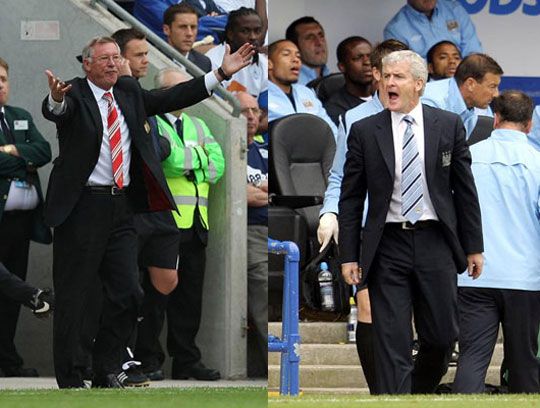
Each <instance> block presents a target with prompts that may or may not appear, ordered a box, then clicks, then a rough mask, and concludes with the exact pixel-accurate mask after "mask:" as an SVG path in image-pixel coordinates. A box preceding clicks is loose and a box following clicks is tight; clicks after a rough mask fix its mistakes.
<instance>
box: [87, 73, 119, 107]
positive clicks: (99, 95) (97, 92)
mask: <svg viewBox="0 0 540 408" xmlns="http://www.w3.org/2000/svg"><path fill="white" fill-rule="evenodd" d="M86 82H88V86H90V90H91V91H92V93H93V94H94V98H96V101H98V102H99V101H100V100H101V99H103V95H105V93H107V92H110V93H111V94H113V89H112V88H110V89H108V90H104V89H101V88H100V87H99V86H97V85H96V84H94V83H93V82H92V81H90V80H89V79H88V78H86Z"/></svg>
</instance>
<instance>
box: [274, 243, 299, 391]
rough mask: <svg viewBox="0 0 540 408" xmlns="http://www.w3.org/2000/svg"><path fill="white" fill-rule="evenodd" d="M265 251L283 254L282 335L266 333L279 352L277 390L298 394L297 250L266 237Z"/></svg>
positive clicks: (291, 244)
mask: <svg viewBox="0 0 540 408" xmlns="http://www.w3.org/2000/svg"><path fill="white" fill-rule="evenodd" d="M268 252H271V253H273V254H285V267H284V269H285V273H284V275H285V276H284V279H283V312H282V313H283V315H282V323H281V325H282V326H281V338H282V339H279V338H278V337H275V336H269V337H268V351H269V352H278V353H281V367H280V382H279V393H280V394H281V395H298V393H299V388H300V380H299V371H300V332H299V324H298V298H299V285H298V262H299V260H300V251H299V250H298V246H297V245H296V244H295V243H294V242H290V241H283V242H281V241H276V240H273V239H271V238H268Z"/></svg>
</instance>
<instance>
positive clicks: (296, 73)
mask: <svg viewBox="0 0 540 408" xmlns="http://www.w3.org/2000/svg"><path fill="white" fill-rule="evenodd" d="M291 72H292V73H293V74H294V75H299V74H300V68H296V67H295V68H291Z"/></svg>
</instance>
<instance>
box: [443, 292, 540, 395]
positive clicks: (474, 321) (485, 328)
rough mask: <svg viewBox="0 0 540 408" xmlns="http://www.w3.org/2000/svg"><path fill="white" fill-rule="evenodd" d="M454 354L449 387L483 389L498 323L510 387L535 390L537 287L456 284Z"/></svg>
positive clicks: (539, 313) (539, 300) (538, 316)
mask: <svg viewBox="0 0 540 408" xmlns="http://www.w3.org/2000/svg"><path fill="white" fill-rule="evenodd" d="M458 308H459V360H458V368H457V372H456V378H455V380H454V386H453V389H452V391H453V392H456V393H481V392H484V382H485V379H486V373H487V370H488V367H489V363H490V361H491V356H492V355H493V350H494V348H495V344H496V342H497V334H498V332H499V323H502V328H503V334H504V356H505V362H506V365H507V368H508V372H509V373H508V391H509V392H510V393H537V392H538V390H539V389H540V383H539V378H538V368H539V363H538V359H537V358H536V353H537V352H538V327H539V325H540V292H538V291H525V290H511V289H492V288H472V287H468V288H466V287H463V288H459V289H458Z"/></svg>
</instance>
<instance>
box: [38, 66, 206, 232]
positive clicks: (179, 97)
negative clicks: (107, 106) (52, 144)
mask: <svg viewBox="0 0 540 408" xmlns="http://www.w3.org/2000/svg"><path fill="white" fill-rule="evenodd" d="M69 83H70V84H72V85H73V87H72V88H71V90H70V91H69V92H68V93H67V95H66V96H65V99H64V100H65V101H66V104H67V109H66V111H65V112H64V113H63V114H62V115H59V116H56V115H54V114H52V113H51V112H50V111H49V109H48V106H47V104H48V96H47V97H45V99H44V100H43V105H42V112H43V115H44V116H45V118H47V119H49V120H51V121H53V122H55V123H56V127H57V129H58V145H59V155H58V157H57V158H56V159H55V160H54V161H53V164H54V167H53V170H52V172H51V175H50V178H49V187H48V190H47V199H46V202H45V221H46V222H47V224H48V225H50V226H53V227H54V226H58V225H60V224H62V223H63V222H64V221H65V220H66V218H67V217H68V216H69V214H70V213H71V211H72V209H73V207H74V206H75V204H76V202H77V200H78V199H79V196H80V195H81V193H82V191H83V188H84V186H85V185H86V182H87V181H88V178H89V177H90V174H91V173H92V170H93V169H94V167H95V165H96V163H97V161H98V158H99V150H100V146H101V141H102V136H103V126H102V122H101V116H100V113H99V108H98V105H97V102H96V100H95V98H94V95H93V93H92V91H91V89H90V87H89V85H88V82H87V80H86V78H75V79H73V80H71V81H69ZM113 94H114V97H115V99H116V102H117V103H118V106H119V107H120V109H121V111H122V114H123V115H124V118H125V120H126V123H127V126H128V129H129V134H130V138H131V167H130V177H131V183H130V186H129V190H128V196H129V199H130V201H131V202H132V205H133V208H134V210H135V211H136V212H142V211H161V210H167V209H175V208H176V206H175V204H174V200H173V198H172V195H171V193H170V191H169V188H168V187H167V183H166V181H165V177H164V175H163V171H162V169H161V165H160V162H159V159H158V157H157V156H156V154H155V152H154V148H153V143H152V139H151V137H150V135H149V132H150V126H149V125H148V124H147V123H145V122H146V118H147V117H149V116H153V115H157V114H158V113H164V112H171V111H174V110H176V109H180V108H183V107H186V106H189V105H193V104H195V103H197V102H200V101H201V100H203V99H205V98H206V97H208V92H207V90H206V86H205V83H204V77H200V78H196V79H193V80H191V81H189V82H185V83H182V84H178V85H176V86H174V87H172V88H169V89H163V90H153V91H146V90H144V89H142V88H141V87H140V86H139V84H138V83H137V81H136V80H135V79H133V78H131V77H127V76H124V77H121V78H119V79H118V82H117V83H116V85H115V86H114V88H113Z"/></svg>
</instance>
